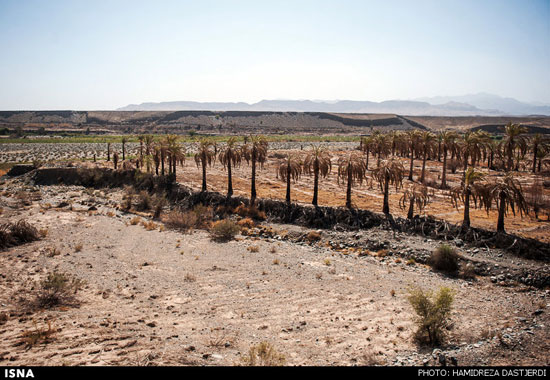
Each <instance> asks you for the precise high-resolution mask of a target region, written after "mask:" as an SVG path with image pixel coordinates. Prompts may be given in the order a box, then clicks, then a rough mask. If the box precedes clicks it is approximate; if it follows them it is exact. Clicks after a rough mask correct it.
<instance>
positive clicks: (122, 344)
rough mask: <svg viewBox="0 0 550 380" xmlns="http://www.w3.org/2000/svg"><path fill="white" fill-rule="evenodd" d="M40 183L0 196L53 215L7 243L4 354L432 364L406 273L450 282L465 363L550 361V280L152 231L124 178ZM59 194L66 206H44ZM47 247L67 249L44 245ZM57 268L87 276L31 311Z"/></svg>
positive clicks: (2, 267)
mask: <svg viewBox="0 0 550 380" xmlns="http://www.w3.org/2000/svg"><path fill="white" fill-rule="evenodd" d="M188 172H191V171H190V170H188ZM262 181H265V180H262ZM9 186H10V184H9V183H8V184H4V190H5V189H6V187H9ZM260 188H264V186H261V187H260ZM38 194H40V197H41V200H39V201H35V202H33V203H32V205H30V206H27V207H23V208H22V207H16V206H15V205H14V199H13V197H10V196H9V194H6V192H4V193H3V196H2V197H1V198H0V203H1V206H2V207H3V213H2V214H1V215H0V218H1V221H2V222H5V221H8V220H12V221H13V220H19V219H21V218H25V219H26V220H28V221H30V222H31V223H32V224H34V225H36V226H37V227H38V228H47V229H48V233H47V236H46V237H45V238H43V239H42V240H40V241H37V242H34V243H30V244H26V245H22V246H19V247H15V248H11V249H8V250H4V251H2V252H0V273H1V277H0V313H5V315H7V316H8V317H7V320H6V321H4V322H0V339H1V340H2V342H3V344H2V348H1V349H0V362H1V363H2V364H4V365H30V364H32V365H63V364H65V365H155V364H162V365H188V364H193V365H232V364H234V363H236V362H238V361H239V359H240V357H241V355H243V354H244V353H246V352H247V351H248V349H249V347H250V346H251V345H253V344H257V343H259V342H260V341H268V342H270V343H272V344H273V345H274V346H275V347H276V348H277V350H278V351H280V352H281V353H283V354H284V355H285V357H286V361H287V364H289V365H372V364H384V365H423V364H426V365H427V364H429V365H432V364H436V363H437V361H436V360H435V359H434V355H435V357H436V358H437V354H438V352H439V351H437V350H436V351H435V352H434V351H432V349H426V348H421V347H417V346H416V345H415V344H414V343H413V340H412V334H413V332H414V329H415V327H414V325H413V322H412V317H413V312H412V309H411V307H410V305H409V304H408V302H407V300H406V291H407V288H408V287H409V286H410V285H415V286H420V287H423V288H430V289H435V288H437V287H439V286H448V287H451V288H452V289H454V290H455V291H456V301H455V305H454V311H453V321H454V324H453V327H452V329H451V330H450V332H449V333H450V338H449V344H448V345H446V346H444V347H442V349H443V352H444V353H445V355H447V356H453V357H455V358H457V360H458V363H459V365H495V364H509V365H519V364H521V365H531V364H538V365H549V364H550V355H549V352H550V350H549V348H550V333H549V331H550V329H548V327H547V326H548V324H549V323H550V320H549V319H550V318H549V317H548V308H547V307H548V306H549V305H548V303H549V302H550V291H547V290H546V291H545V290H537V289H532V288H525V287H501V286H496V285H495V284H493V283H491V281H489V279H488V278H478V279H477V280H476V281H464V280H461V279H456V278H449V277H446V276H443V275H441V274H438V273H434V272H432V271H431V270H430V269H429V268H427V267H425V266H423V265H418V264H416V265H406V264H405V263H404V262H400V261H398V260H395V259H393V258H376V257H372V256H358V255H356V254H341V253H338V252H335V251H333V250H330V249H328V248H326V247H323V246H321V245H308V244H305V243H303V244H296V243H292V242H290V241H279V240H277V239H258V238H251V237H243V236H239V237H238V238H237V240H235V241H231V242H228V243H216V242H213V241H211V240H210V238H209V236H208V234H207V233H206V232H205V231H195V232H194V233H192V234H186V235H184V234H181V233H178V232H175V231H170V230H162V229H163V228H162V227H160V225H159V228H157V229H155V230H152V231H147V230H146V229H145V228H144V227H143V226H141V225H139V224H138V225H131V224H130V220H131V218H133V217H134V216H135V215H132V214H126V213H123V212H121V211H120V210H118V209H117V207H116V206H117V204H118V202H119V200H120V197H121V194H120V191H119V192H103V191H102V192H99V191H96V192H91V191H89V190H85V189H82V188H77V187H74V188H70V189H66V188H63V187H48V188H40V189H38ZM324 197H325V198H321V199H326V193H325V195H324ZM60 201H67V202H70V203H72V210H71V209H69V208H68V207H65V208H55V207H52V208H47V207H45V206H44V205H45V204H48V203H49V204H51V205H53V206H55V205H57V204H58V203H59V202H60ZM40 205H42V207H41V206H40ZM90 205H94V206H95V207H97V209H98V210H97V211H93V212H89V211H88V208H89V206H90ZM273 227H274V228H280V229H282V228H284V229H293V228H294V229H296V228H298V227H293V226H280V225H279V226H273ZM370 233H372V232H371V231H361V232H359V234H370ZM378 233H383V232H380V231H379V232H378ZM387 238H391V235H390V234H389V233H388V236H387ZM398 238H399V239H401V244H405V245H410V246H414V245H418V244H423V245H424V246H427V247H430V245H432V247H435V246H436V243H435V242H433V243H431V242H426V241H425V239H422V238H420V237H405V236H402V237H398ZM403 239H404V240H403ZM79 245H81V246H82V247H81V249H80V250H79V249H78V248H79V247H78V246H79ZM251 246H257V248H258V252H252V251H251V250H250V249H249V247H251ZM53 247H54V248H57V249H58V251H59V252H60V254H59V255H55V256H51V255H48V252H51V250H49V249H50V248H53ZM50 256H51V257H50ZM53 270H58V271H63V272H66V273H70V274H72V275H74V276H76V277H77V278H79V279H82V280H83V281H85V284H86V285H85V287H84V289H82V290H81V291H79V292H78V293H77V298H78V300H79V301H80V305H79V306H78V307H61V308H56V309H47V310H39V311H32V312H26V311H25V310H24V309H23V308H22V306H21V302H20V300H19V298H20V297H28V296H32V295H33V294H34V291H35V288H34V289H33V286H34V287H36V286H37V285H36V283H37V282H38V281H40V280H42V279H43V278H45V276H46V275H47V273H50V272H51V271H53ZM46 321H50V322H51V324H52V326H53V328H54V329H56V330H57V331H56V333H55V334H54V335H53V336H52V339H51V340H49V341H48V342H46V343H42V344H39V345H36V346H33V347H31V348H29V347H25V345H24V344H22V343H21V337H22V334H23V333H24V332H25V331H29V330H30V331H33V330H36V329H37V328H38V329H43V328H45V326H47V323H46Z"/></svg>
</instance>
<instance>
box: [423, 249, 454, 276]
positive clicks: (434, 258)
mask: <svg viewBox="0 0 550 380" xmlns="http://www.w3.org/2000/svg"><path fill="white" fill-rule="evenodd" d="M428 264H429V265H430V266H431V267H432V269H434V270H439V271H442V272H446V273H456V272H457V271H458V254H457V253H456V250H455V249H454V248H453V247H451V246H450V245H447V244H442V245H440V246H439V247H438V248H437V249H436V250H435V251H433V252H432V254H431V256H430V258H429V259H428Z"/></svg>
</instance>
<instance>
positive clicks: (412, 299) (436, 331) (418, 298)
mask: <svg viewBox="0 0 550 380" xmlns="http://www.w3.org/2000/svg"><path fill="white" fill-rule="evenodd" d="M407 299H408V301H409V303H410V304H411V306H412V307H413V309H414V311H415V312H416V314H417V317H416V318H415V323H416V324H417V326H418V330H417V331H416V333H415V340H417V341H418V342H419V343H428V344H430V345H432V346H435V345H439V344H441V343H443V341H444V339H445V329H446V328H447V327H448V326H449V317H450V315H451V307H452V303H453V300H454V292H453V291H452V290H451V289H450V288H446V287H441V288H440V289H439V291H438V292H437V294H434V293H433V292H432V291H424V290H422V289H419V288H413V289H410V290H409V295H408V297H407Z"/></svg>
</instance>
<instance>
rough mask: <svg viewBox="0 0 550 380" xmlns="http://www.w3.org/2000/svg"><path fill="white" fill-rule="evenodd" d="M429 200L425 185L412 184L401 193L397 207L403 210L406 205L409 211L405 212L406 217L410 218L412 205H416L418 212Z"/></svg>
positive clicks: (412, 214)
mask: <svg viewBox="0 0 550 380" xmlns="http://www.w3.org/2000/svg"><path fill="white" fill-rule="evenodd" d="M430 201H431V198H430V194H428V188H427V187H426V186H424V185H413V186H409V188H408V189H407V190H405V192H404V193H403V196H402V197H401V200H400V201H399V207H401V209H402V210H404V209H405V208H407V206H408V208H409V211H408V212H407V219H412V218H413V216H414V206H415V205H416V208H417V209H418V212H422V210H424V208H425V207H426V205H427V204H428V203H429V202H430Z"/></svg>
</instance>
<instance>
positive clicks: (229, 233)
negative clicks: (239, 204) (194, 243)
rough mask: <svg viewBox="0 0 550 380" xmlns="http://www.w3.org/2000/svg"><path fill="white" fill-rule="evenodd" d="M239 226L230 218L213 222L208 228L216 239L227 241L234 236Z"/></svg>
mask: <svg viewBox="0 0 550 380" xmlns="http://www.w3.org/2000/svg"><path fill="white" fill-rule="evenodd" d="M239 231H240V227H239V226H238V225H237V223H235V222H234V221H232V220H230V219H223V220H220V221H217V222H215V223H214V224H213V225H212V227H211V228H210V236H211V237H212V239H213V240H216V241H228V240H232V239H234V238H235V236H236V235H237V234H238V233H239Z"/></svg>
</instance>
